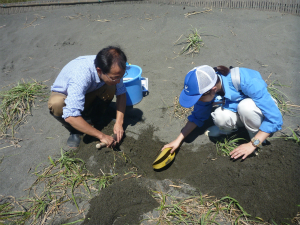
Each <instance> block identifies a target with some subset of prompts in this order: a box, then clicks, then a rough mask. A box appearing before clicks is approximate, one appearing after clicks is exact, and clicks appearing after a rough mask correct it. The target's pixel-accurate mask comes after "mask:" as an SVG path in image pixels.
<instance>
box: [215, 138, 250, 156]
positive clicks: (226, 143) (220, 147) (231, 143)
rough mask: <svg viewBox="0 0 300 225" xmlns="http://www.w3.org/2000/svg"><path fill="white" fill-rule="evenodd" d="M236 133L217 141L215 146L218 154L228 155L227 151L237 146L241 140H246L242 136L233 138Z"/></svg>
mask: <svg viewBox="0 0 300 225" xmlns="http://www.w3.org/2000/svg"><path fill="white" fill-rule="evenodd" d="M235 136H236V135H233V136H232V137H230V138H227V137H226V138H223V139H222V140H221V141H217V143H216V147H217V152H218V154H221V155H224V156H229V153H230V152H232V151H233V150H234V149H235V148H236V147H238V146H239V145H240V144H241V142H246V141H247V140H246V139H244V138H235V139H234V137H235Z"/></svg>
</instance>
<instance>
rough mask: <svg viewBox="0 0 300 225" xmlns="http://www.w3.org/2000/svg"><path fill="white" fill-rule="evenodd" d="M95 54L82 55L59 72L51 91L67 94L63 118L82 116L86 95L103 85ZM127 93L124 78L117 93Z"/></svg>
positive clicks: (117, 86)
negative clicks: (96, 65)
mask: <svg viewBox="0 0 300 225" xmlns="http://www.w3.org/2000/svg"><path fill="white" fill-rule="evenodd" d="M95 58H96V56H95V55H88V56H80V57H78V58H76V59H74V60H72V61H71V62H69V63H68V64H67V65H65V66H64V68H63V69H62V70H61V72H60V73H59V74H58V76H57V78H56V80H55V82H54V84H53V85H52V86H51V91H55V92H60V93H63V94H65V95H67V98H66V99H65V104H66V106H65V107H63V116H62V117H63V118H64V119H66V118H68V117H69V116H74V117H76V116H81V113H82V111H83V110H84V103H85V95H86V94H87V93H90V92H92V91H95V90H97V89H99V88H100V87H102V86H103V85H104V84H105V82H104V81H102V80H101V79H100V78H99V76H98V73H97V70H96V67H95V64H94V60H95ZM124 93H126V87H125V85H124V84H123V79H121V80H120V83H118V84H117V85H116V95H121V94H124Z"/></svg>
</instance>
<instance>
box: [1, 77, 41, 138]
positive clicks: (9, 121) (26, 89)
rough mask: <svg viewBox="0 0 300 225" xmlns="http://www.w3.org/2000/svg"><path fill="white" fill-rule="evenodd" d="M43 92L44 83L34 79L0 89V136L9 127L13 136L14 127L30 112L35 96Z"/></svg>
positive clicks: (5, 132) (5, 133) (4, 133)
mask: <svg viewBox="0 0 300 225" xmlns="http://www.w3.org/2000/svg"><path fill="white" fill-rule="evenodd" d="M45 92H46V85H43V84H41V83H38V82H36V81H34V82H28V83H25V82H23V83H18V84H17V85H16V86H15V87H13V88H11V89H10V90H7V91H1V92H0V99H1V100H2V101H1V104H0V132H1V133H0V136H4V135H7V130H8V129H11V135H12V137H14V130H15V127H16V126H17V125H19V124H20V123H21V122H22V121H23V120H24V118H25V117H26V115H28V114H30V111H31V108H32V106H34V100H35V99H36V97H38V96H43V97H45Z"/></svg>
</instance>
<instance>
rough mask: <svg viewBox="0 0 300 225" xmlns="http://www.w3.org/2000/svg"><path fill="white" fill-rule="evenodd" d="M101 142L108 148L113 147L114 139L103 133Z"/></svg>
mask: <svg viewBox="0 0 300 225" xmlns="http://www.w3.org/2000/svg"><path fill="white" fill-rule="evenodd" d="M100 141H101V142H103V143H105V144H106V146H107V147H108V148H110V147H115V145H116V141H115V139H114V138H113V137H112V136H109V135H106V134H103V137H102V138H101V139H100Z"/></svg>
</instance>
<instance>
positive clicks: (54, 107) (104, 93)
mask: <svg viewBox="0 0 300 225" xmlns="http://www.w3.org/2000/svg"><path fill="white" fill-rule="evenodd" d="M115 93H116V86H115V85H113V86H109V85H107V84H104V85H103V86H102V87H101V88H99V89H97V90H95V91H92V92H90V93H88V94H86V95H85V103H84V111H88V110H89V109H90V108H92V106H93V102H94V101H95V99H96V98H99V99H100V100H102V101H104V102H110V101H111V100H112V99H113V98H114V96H115ZM66 98H67V96H66V95H65V94H62V93H59V92H54V91H52V92H51V95H50V98H49V100H48V108H49V110H50V112H51V114H52V115H54V116H56V117H61V116H62V115H63V107H65V106H66V104H65V99H66Z"/></svg>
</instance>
